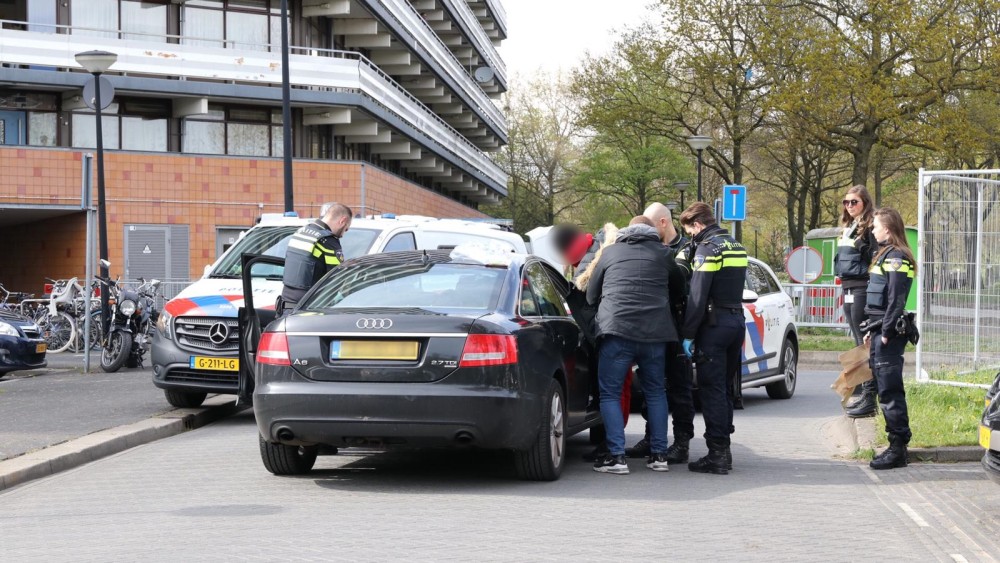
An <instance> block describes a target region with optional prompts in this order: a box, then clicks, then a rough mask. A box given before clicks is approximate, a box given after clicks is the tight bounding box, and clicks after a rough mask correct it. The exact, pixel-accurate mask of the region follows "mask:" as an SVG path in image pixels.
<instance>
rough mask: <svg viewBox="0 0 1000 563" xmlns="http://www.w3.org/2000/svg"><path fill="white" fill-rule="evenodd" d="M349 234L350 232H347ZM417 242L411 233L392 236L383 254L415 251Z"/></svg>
mask: <svg viewBox="0 0 1000 563" xmlns="http://www.w3.org/2000/svg"><path fill="white" fill-rule="evenodd" d="M347 232H351V231H347ZM416 249H417V241H416V240H414V238H413V233H411V232H405V233H399V234H397V235H393V237H392V238H391V239H389V242H388V243H386V245H385V248H384V249H383V252H397V251H400V250H416Z"/></svg>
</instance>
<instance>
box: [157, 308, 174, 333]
mask: <svg viewBox="0 0 1000 563" xmlns="http://www.w3.org/2000/svg"><path fill="white" fill-rule="evenodd" d="M172 320H174V317H173V315H171V314H170V313H168V312H166V311H160V317H159V318H158V319H156V330H158V331H160V335H161V336H163V338H166V339H167V340H173V339H174V338H173V335H172V334H170V321H172Z"/></svg>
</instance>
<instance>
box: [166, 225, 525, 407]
mask: <svg viewBox="0 0 1000 563" xmlns="http://www.w3.org/2000/svg"><path fill="white" fill-rule="evenodd" d="M311 220H312V219H302V218H298V217H285V216H282V215H277V214H265V215H264V216H263V217H262V218H261V221H260V223H259V224H257V225H255V226H254V227H253V228H251V229H249V230H247V231H246V232H245V233H244V234H243V235H241V237H240V239H239V240H238V241H237V242H236V244H234V245H233V246H232V247H231V248H230V249H229V250H228V251H226V252H225V253H224V254H223V255H222V256H220V257H219V259H218V260H217V261H216V262H215V264H213V265H212V266H210V267H207V268H206V269H205V275H204V276H203V277H202V278H201V279H200V280H198V281H196V282H194V283H193V284H191V285H190V286H188V287H187V288H185V289H184V290H183V291H182V292H181V293H179V294H178V295H177V296H176V297H174V298H173V299H171V300H170V301H168V302H167V303H166V305H165V306H164V307H163V312H162V313H161V314H160V317H159V320H158V321H157V331H156V334H155V336H154V337H153V342H152V352H151V357H152V363H153V384H154V385H156V386H157V387H159V388H161V389H163V391H164V394H165V395H166V398H167V401H168V402H169V403H170V404H171V405H173V406H176V407H195V406H198V405H200V404H201V403H202V402H203V401H204V400H205V397H206V396H207V394H208V393H224V394H235V393H236V392H237V387H238V373H239V367H240V366H239V359H238V357H237V356H238V349H239V338H238V330H237V327H238V322H237V312H238V310H239V308H240V307H242V306H243V304H244V303H243V285H242V282H241V279H240V274H241V271H242V264H241V255H242V254H244V253H247V254H263V255H268V256H277V257H281V258H284V256H285V252H286V251H287V249H288V241H289V239H290V238H291V236H292V234H294V233H295V231H296V230H298V229H299V228H300V227H302V226H303V225H305V224H306V223H308V222H309V221H311ZM468 242H490V243H491V244H495V245H500V246H501V247H504V248H507V249H509V251H510V252H512V253H526V252H527V251H528V249H527V245H526V244H525V242H524V240H523V239H522V238H521V237H520V236H519V235H516V234H514V233H510V232H507V231H504V230H502V229H500V228H499V227H497V226H496V225H491V224H487V223H477V222H472V221H462V220H452V219H435V218H431V217H422V216H414V215H400V216H395V215H380V216H374V217H370V218H357V219H354V220H353V221H352V223H351V228H350V229H349V230H348V231H347V233H345V235H344V237H343V238H342V239H341V244H342V245H343V249H344V256H345V257H346V258H348V259H350V258H354V257H357V256H363V255H366V254H378V253H382V252H392V251H399V250H434V249H447V248H453V247H455V246H457V245H458V244H460V243H468ZM281 272H282V270H281V268H280V267H277V266H273V267H271V269H270V270H268V269H266V268H261V269H258V270H255V271H254V278H253V280H252V282H253V283H252V287H253V294H254V300H255V301H256V302H257V303H258V304H265V305H263V306H265V307H271V308H273V307H274V305H273V303H274V301H275V299H276V298H277V296H278V295H279V294H280V293H281V288H282V279H281V278H282V276H281ZM268 304H269V305H268ZM260 306H261V305H258V307H260Z"/></svg>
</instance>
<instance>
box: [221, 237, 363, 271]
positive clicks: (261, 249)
mask: <svg viewBox="0 0 1000 563" xmlns="http://www.w3.org/2000/svg"><path fill="white" fill-rule="evenodd" d="M297 230H299V227H296V226H291V225H284V226H274V227H259V228H256V229H251V230H249V231H247V234H246V236H244V237H243V238H241V239H240V240H238V241H237V242H236V244H234V245H233V247H232V248H230V249H229V252H228V253H227V254H226V255H225V256H224V257H223V258H222V260H221V261H219V263H218V264H217V265H216V266H215V268H213V269H212V273H211V274H209V276H208V277H210V278H238V277H240V275H241V274H242V273H243V264H242V263H241V261H240V255H241V254H243V253H249V254H263V255H265V256H277V257H280V258H284V257H285V253H286V252H287V251H288V241H289V239H291V238H292V235H293V234H295V231H297ZM380 232H382V231H380V230H378V229H354V228H351V229H348V231H347V232H346V233H344V237H343V238H341V239H340V244H341V245H342V246H343V247H344V257H345V258H354V257H356V256H363V255H365V254H368V251H369V250H370V249H371V247H372V243H373V242H374V241H375V238H376V237H378V234H379V233H380ZM281 274H282V267H281V266H274V265H270V264H261V265H260V266H258V267H256V268H254V269H253V277H255V278H280V277H281Z"/></svg>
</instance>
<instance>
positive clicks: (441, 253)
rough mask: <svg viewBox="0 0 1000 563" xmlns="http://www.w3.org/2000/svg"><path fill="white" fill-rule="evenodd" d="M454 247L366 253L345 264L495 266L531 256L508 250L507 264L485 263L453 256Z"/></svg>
mask: <svg viewBox="0 0 1000 563" xmlns="http://www.w3.org/2000/svg"><path fill="white" fill-rule="evenodd" d="M452 252H453V249H448V250H402V251H398V252H383V253H380V254H365V255H363V256H358V257H356V258H351V259H350V260H347V261H346V262H344V265H345V266H377V265H386V264H419V263H423V262H425V261H426V262H428V263H431V264H468V265H473V266H486V265H489V266H494V267H500V266H504V267H508V268H509V267H510V266H521V265H523V264H524V263H525V262H527V261H528V260H529V259H530V258H531V256H529V255H527V254H518V253H514V252H506V253H504V254H503V258H504V259H505V260H506V261H507V262H509V266H508V265H506V264H495V263H491V264H484V263H482V262H479V261H476V260H473V259H470V258H466V257H464V256H459V257H455V256H452Z"/></svg>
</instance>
